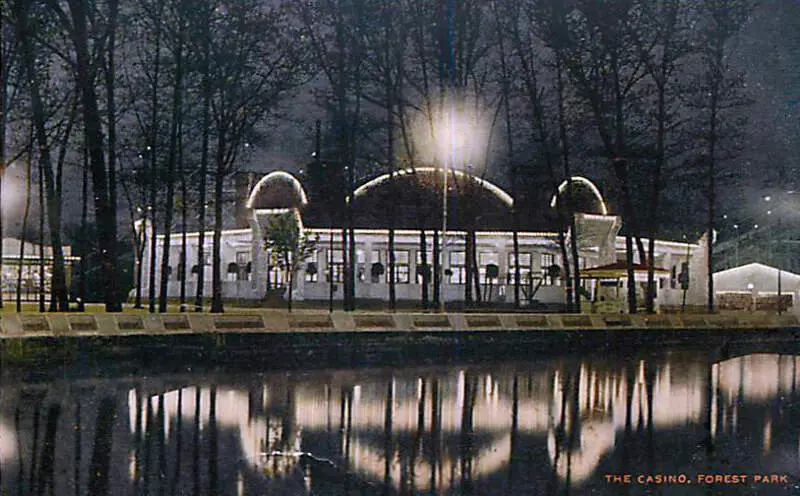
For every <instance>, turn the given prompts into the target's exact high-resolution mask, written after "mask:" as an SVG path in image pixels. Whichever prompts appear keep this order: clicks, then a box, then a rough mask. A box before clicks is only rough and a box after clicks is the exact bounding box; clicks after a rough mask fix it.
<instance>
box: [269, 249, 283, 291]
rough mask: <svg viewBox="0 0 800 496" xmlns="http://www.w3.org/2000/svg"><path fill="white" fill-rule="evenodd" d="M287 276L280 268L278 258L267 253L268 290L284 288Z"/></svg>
mask: <svg viewBox="0 0 800 496" xmlns="http://www.w3.org/2000/svg"><path fill="white" fill-rule="evenodd" d="M285 279H286V274H284V272H283V270H281V268H280V267H278V256H277V255H276V254H274V253H272V252H267V289H275V288H281V287H283V285H284V283H285Z"/></svg>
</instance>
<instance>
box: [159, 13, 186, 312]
mask: <svg viewBox="0 0 800 496" xmlns="http://www.w3.org/2000/svg"><path fill="white" fill-rule="evenodd" d="M178 9H180V13H179V14H178V23H179V24H180V27H179V28H178V40H177V46H176V47H175V53H174V56H175V81H174V86H173V90H172V91H173V96H172V119H171V120H172V122H171V124H170V138H169V158H168V159H167V178H166V182H167V197H166V201H165V202H164V244H163V247H162V249H161V252H162V254H161V287H160V291H159V298H158V311H159V312H162V313H163V312H166V311H167V296H168V293H169V277H170V273H169V267H170V265H169V257H170V251H171V246H170V241H171V239H170V238H171V234H172V214H173V212H174V210H175V166H176V162H177V159H178V139H179V136H178V131H179V126H180V120H181V115H182V114H183V44H184V38H185V32H186V29H185V22H184V19H183V14H184V2H183V1H181V2H180V3H179V6H178Z"/></svg>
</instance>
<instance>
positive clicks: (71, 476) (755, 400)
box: [0, 354, 800, 495]
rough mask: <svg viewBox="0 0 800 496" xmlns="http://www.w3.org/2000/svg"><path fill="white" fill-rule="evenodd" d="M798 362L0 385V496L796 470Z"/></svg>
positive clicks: (442, 485) (682, 361)
mask: <svg viewBox="0 0 800 496" xmlns="http://www.w3.org/2000/svg"><path fill="white" fill-rule="evenodd" d="M799 359H800V357H795V356H783V355H766V354H756V355H748V356H744V357H740V358H734V359H730V360H727V361H724V362H721V363H709V362H707V361H706V358H705V356H704V355H692V354H683V355H680V356H677V355H665V356H655V357H653V356H649V357H647V359H636V360H632V361H628V362H621V363H620V362H610V361H607V360H603V359H585V360H583V361H576V362H574V363H573V362H569V361H564V360H559V361H550V362H547V361H539V362H532V363H528V364H519V363H513V364H497V365H494V366H481V367H461V368H458V367H454V368H444V367H442V368H420V369H403V370H398V371H394V372H392V371H387V370H376V371H368V370H366V371H365V370H361V371H346V370H344V371H334V372H327V373H308V374H274V375H255V374H254V375H251V376H243V375H241V374H225V373H215V374H203V375H199V376H196V375H162V376H154V377H147V378H127V377H126V378H120V379H96V380H85V381H80V380H76V381H72V382H67V381H55V382H52V383H49V384H22V383H20V384H9V385H4V386H3V387H2V388H0V397H1V398H2V400H3V401H2V406H1V407H0V466H1V467H2V482H1V483H0V484H2V486H1V487H0V489H1V491H0V492H1V493H2V494H46V493H54V494H93V495H94V494H98V495H99V494H222V495H227V494H238V495H242V494H348V493H351V492H352V493H355V494H420V493H422V494H558V493H561V492H563V491H565V490H568V491H569V492H570V493H571V494H591V493H598V492H599V493H605V492H612V491H616V489H615V488H614V487H612V486H609V483H608V482H607V481H605V479H604V477H603V476H604V475H605V474H612V473H663V474H677V473H686V474H690V475H692V476H693V474H696V473H698V472H704V473H708V471H709V470H712V471H721V472H725V471H738V472H741V471H742V470H744V471H745V472H746V473H756V472H760V471H768V472H779V473H786V474H790V475H796V474H797V473H798V469H799V468H800V463H799V462H798V447H799V446H800V444H799V443H800V432H799V431H798V427H797V425H798V423H799V422H798V420H799V419H800V411H798V402H797V382H798V373H799V372H798V367H797V365H798V360H799ZM629 489H631V490H633V491H634V492H636V491H644V490H646V489H645V488H642V487H631V488H629ZM673 489H680V491H678V492H677V493H676V494H685V493H686V491H687V489H689V488H688V487H682V488H673ZM696 489H698V490H699V489H701V488H700V487H699V486H698V487H697V488H696ZM786 489H787V488H785V487H779V486H771V487H765V488H760V491H761V492H759V494H762V493H763V494H767V492H765V491H769V490H775V491H777V492H776V494H784V493H785V490H786ZM704 490H705V489H704ZM781 491H783V492H781Z"/></svg>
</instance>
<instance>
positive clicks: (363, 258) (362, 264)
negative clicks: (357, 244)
mask: <svg viewBox="0 0 800 496" xmlns="http://www.w3.org/2000/svg"><path fill="white" fill-rule="evenodd" d="M366 265H367V255H366V253H364V250H362V249H361V248H357V249H356V278H357V279H358V280H359V281H361V282H364V279H366V271H367V269H366Z"/></svg>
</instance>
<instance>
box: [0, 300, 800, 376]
mask: <svg viewBox="0 0 800 496" xmlns="http://www.w3.org/2000/svg"><path fill="white" fill-rule="evenodd" d="M0 326H2V333H1V334H0V362H2V364H3V365H4V366H9V367H10V368H15V369H33V368H36V367H41V366H63V365H71V364H73V365H75V364H77V365H78V366H80V367H85V368H87V369H93V368H97V367H100V366H101V365H102V364H103V363H105V364H108V363H117V364H120V366H123V365H125V366H130V367H133V368H135V369H141V368H142V367H149V366H152V365H155V364H159V363H162V362H170V363H174V364H175V366H179V365H181V364H186V363H192V362H194V363H197V362H201V363H204V364H207V365H209V366H222V365H225V364H230V363H237V362H238V363H252V364H260V365H263V366H265V367H267V368H288V369H301V368H317V367H320V366H354V367H360V366H365V365H371V364H397V365H400V366H402V365H405V364H431V363H452V362H454V361H465V362H481V361H491V360H496V359H498V358H522V359H524V358H526V357H530V356H536V355H548V356H559V355H564V354H569V353H586V352H604V353H615V352H629V351H630V350H635V349H647V348H652V347H657V346H675V347H691V348H700V349H703V350H707V352H708V353H709V354H710V355H711V358H712V359H713V360H722V359H725V358H729V357H732V356H736V355H737V354H739V353H740V352H739V351H737V349H738V348H742V349H744V348H747V349H748V350H751V351H750V352H753V351H752V350H754V349H755V350H756V351H763V352H780V351H782V350H784V349H786V348H790V347H791V345H794V344H800V324H798V320H797V318H796V317H795V316H794V315H782V316H777V315H768V314H751V315H744V316H743V315H725V314H721V315H720V314H717V315H702V314H686V315H683V316H681V315H671V314H661V315H636V314H634V315H600V314H574V315H571V314H472V313H470V314H461V313H448V314H435V313H429V314H425V313H355V314H353V313H349V314H348V313H344V312H334V313H332V314H329V313H327V312H324V313H322V312H316V313H312V312H303V313H300V312H298V313H293V314H288V313H286V312H284V313H276V312H274V311H260V312H259V311H255V312H253V311H251V312H242V313H228V314H188V313H184V314H180V313H175V314H142V315H136V314H91V315H89V314H38V313H35V314H34V313H31V314H25V313H23V314H12V315H3V316H2V319H1V320H0ZM787 345H788V346H787Z"/></svg>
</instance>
